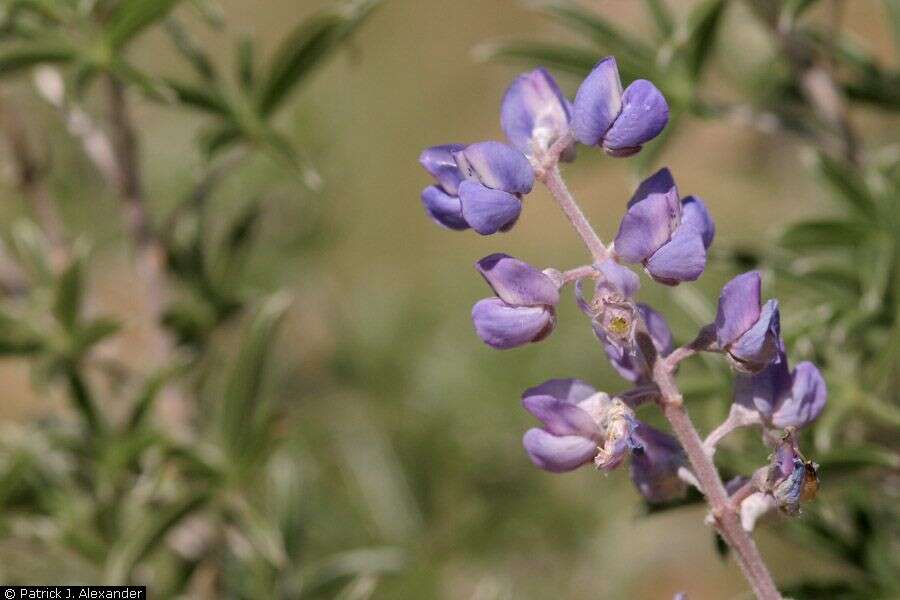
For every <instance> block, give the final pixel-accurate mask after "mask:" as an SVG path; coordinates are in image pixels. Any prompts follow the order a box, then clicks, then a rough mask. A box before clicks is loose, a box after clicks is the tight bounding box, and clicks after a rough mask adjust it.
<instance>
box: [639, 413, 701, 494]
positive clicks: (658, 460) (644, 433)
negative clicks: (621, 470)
mask: <svg viewBox="0 0 900 600" xmlns="http://www.w3.org/2000/svg"><path fill="white" fill-rule="evenodd" d="M632 435H633V437H634V438H635V440H636V441H637V442H638V443H639V444H640V448H636V449H635V450H633V451H632V453H631V480H632V481H633V482H634V485H635V487H637V489H638V491H639V492H640V493H641V495H642V496H644V498H646V499H647V500H648V501H649V502H654V503H657V502H668V501H671V500H675V499H677V498H682V497H684V495H685V494H686V493H687V484H685V482H684V481H682V480H681V478H680V477H679V476H678V469H679V467H681V466H682V465H683V464H684V454H683V452H682V450H681V446H680V445H679V444H678V440H676V439H675V438H674V437H672V436H671V435H669V434H667V433H664V432H662V431H659V430H657V429H654V428H653V427H650V426H649V425H647V424H646V423H642V422H640V421H638V424H637V426H636V427H635V429H634V432H633V434H632Z"/></svg>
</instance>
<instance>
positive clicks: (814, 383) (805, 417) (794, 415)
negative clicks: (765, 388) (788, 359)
mask: <svg viewBox="0 0 900 600" xmlns="http://www.w3.org/2000/svg"><path fill="white" fill-rule="evenodd" d="M792 378H793V381H792V383H791V393H790V395H788V396H787V397H786V398H785V400H784V402H782V403H781V404H780V405H779V406H778V408H776V409H775V412H774V413H773V414H772V424H773V425H775V427H778V428H781V429H784V428H785V427H796V428H798V429H799V428H801V427H806V426H807V425H809V424H810V423H812V422H813V421H815V420H816V419H817V418H818V417H819V415H820V414H821V413H822V410H823V409H824V408H825V401H826V400H827V398H828V388H827V386H826V385H825V380H824V379H823V378H822V374H821V373H820V372H819V369H817V368H816V366H815V365H814V364H812V363H811V362H802V363H800V364H799V365H797V368H796V369H794V372H793V374H792Z"/></svg>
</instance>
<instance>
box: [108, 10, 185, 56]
mask: <svg viewBox="0 0 900 600" xmlns="http://www.w3.org/2000/svg"><path fill="white" fill-rule="evenodd" d="M178 2H179V0H122V2H120V3H119V4H118V5H117V6H116V9H115V10H114V11H113V13H112V14H111V15H110V17H109V19H108V20H107V21H106V23H105V27H104V38H105V40H106V43H107V44H108V45H109V47H110V48H112V49H113V50H118V49H120V48H121V47H122V46H124V45H125V44H127V43H128V42H129V41H130V40H131V39H133V38H134V37H135V36H137V35H138V34H139V33H141V32H142V31H143V30H145V29H146V28H148V27H150V26H151V25H153V24H154V23H156V22H158V21H160V20H162V19H163V18H165V16H166V15H168V14H169V11H171V10H172V8H174V6H175V5H176V4H178Z"/></svg>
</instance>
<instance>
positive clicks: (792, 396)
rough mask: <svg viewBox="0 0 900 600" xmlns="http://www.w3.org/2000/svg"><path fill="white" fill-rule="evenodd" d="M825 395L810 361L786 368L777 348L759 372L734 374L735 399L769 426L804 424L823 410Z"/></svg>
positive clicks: (825, 391)
mask: <svg viewBox="0 0 900 600" xmlns="http://www.w3.org/2000/svg"><path fill="white" fill-rule="evenodd" d="M827 397H828V390H827V387H826V385H825V380H824V379H823V378H822V374H821V373H819V369H817V368H816V366H815V365H814V364H812V363H811V362H802V363H800V364H798V365H797V366H796V367H795V368H794V370H793V371H789V370H788V359H787V355H785V353H784V349H783V348H780V349H779V350H778V354H777V356H776V358H775V360H774V361H772V363H770V364H769V365H768V366H767V367H766V368H764V369H763V370H762V371H760V372H759V373H755V374H745V373H737V375H736V378H735V382H734V401H735V402H736V403H738V404H740V405H742V406H743V407H745V408H748V409H750V410H754V411H756V412H757V413H758V414H759V416H760V420H761V421H762V422H763V423H764V424H765V425H767V426H769V427H774V428H778V429H785V428H787V427H793V428H795V429H800V428H802V427H806V426H807V425H809V424H810V423H812V422H813V421H815V420H816V419H817V418H818V416H819V415H820V414H821V413H822V410H823V409H824V408H825V402H826V399H827Z"/></svg>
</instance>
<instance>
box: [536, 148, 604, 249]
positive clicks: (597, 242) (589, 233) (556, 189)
mask: <svg viewBox="0 0 900 600" xmlns="http://www.w3.org/2000/svg"><path fill="white" fill-rule="evenodd" d="M541 181H542V182H543V183H544V185H545V186H547V189H548V190H550V193H551V194H553V198H554V199H555V200H556V203H557V204H558V205H559V207H560V208H561V209H562V211H563V213H565V215H566V217H568V219H569V222H570V223H572V227H574V228H575V231H576V232H578V235H579V236H580V237H581V239H582V240H583V241H584V245H585V246H587V249H588V251H589V252H590V253H591V257H593V259H594V261H595V262H600V261H602V260H604V259H606V257H607V256H609V252H608V251H607V249H606V246H604V245H603V241H602V240H601V239H600V236H598V235H597V232H596V231H594V228H593V227H591V224H590V222H589V221H588V220H587V217H585V216H584V213H583V212H581V208H580V207H579V206H578V203H577V202H575V198H573V197H572V194H571V193H570V192H569V189H568V188H567V187H566V183H565V182H564V181H563V178H562V174H561V173H560V172H559V166H558V165H553V166H552V167H550V168H548V169H547V170H546V171H544V173H543V174H542V176H541Z"/></svg>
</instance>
